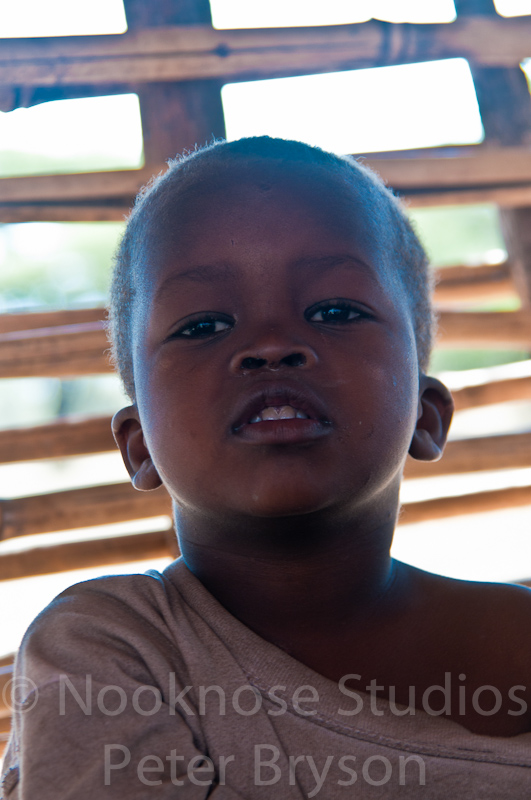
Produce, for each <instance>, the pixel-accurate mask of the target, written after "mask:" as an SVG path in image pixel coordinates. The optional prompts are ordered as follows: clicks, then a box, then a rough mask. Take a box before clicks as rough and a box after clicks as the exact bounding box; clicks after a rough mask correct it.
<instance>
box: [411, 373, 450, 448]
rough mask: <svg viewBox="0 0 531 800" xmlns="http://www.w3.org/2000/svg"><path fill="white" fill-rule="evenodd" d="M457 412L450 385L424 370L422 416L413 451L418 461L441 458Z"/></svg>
mask: <svg viewBox="0 0 531 800" xmlns="http://www.w3.org/2000/svg"><path fill="white" fill-rule="evenodd" d="M453 413H454V401H453V398H452V395H451V394H450V392H449V391H448V389H447V388H446V386H445V385H444V384H443V383H441V382H440V381H438V380H437V378H430V377H428V376H427V375H424V374H421V376H420V388H419V406H418V418H417V425H416V428H415V433H414V434H413V439H412V440H411V445H410V447H409V455H410V456H412V457H413V458H416V459H417V460H418V461H437V460H438V459H439V458H441V456H442V454H443V450H444V445H445V444H446V438H447V436H448V429H449V428H450V422H451V421H452V415H453Z"/></svg>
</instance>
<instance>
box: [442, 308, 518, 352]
mask: <svg viewBox="0 0 531 800" xmlns="http://www.w3.org/2000/svg"><path fill="white" fill-rule="evenodd" d="M437 345H438V346H440V347H469V348H474V347H478V348H487V349H498V348H501V349H508V350H510V349H523V350H525V349H528V348H531V310H527V309H526V310H525V311H524V310H522V311H507V312H505V311H502V312H500V311H492V312H490V311H477V312H466V311H443V312H442V313H441V314H440V316H439V335H438V338H437Z"/></svg>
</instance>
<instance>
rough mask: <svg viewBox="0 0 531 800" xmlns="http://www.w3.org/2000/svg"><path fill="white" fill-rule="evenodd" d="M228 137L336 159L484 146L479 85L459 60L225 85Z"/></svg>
mask: <svg viewBox="0 0 531 800" xmlns="http://www.w3.org/2000/svg"><path fill="white" fill-rule="evenodd" d="M222 100H223V109H224V113H225V123H226V127H227V138H228V139H229V140H230V141H232V140H234V139H239V138H240V137H242V136H260V135H269V136H278V137H281V138H284V139H297V140H300V141H303V142H308V143H309V144H312V145H317V146H319V147H322V148H324V149H325V150H332V151H333V152H335V153H341V154H345V153H368V152H379V151H385V150H402V149H410V148H411V149H412V148H417V147H436V146H439V145H448V144H467V143H478V142H480V141H482V139H483V136H484V132H483V126H482V124H481V117H480V113H479V108H478V103H477V98H476V93H475V90H474V83H473V80H472V75H471V73H470V67H469V66H468V62H467V61H466V60H465V59H462V58H455V59H448V60H445V61H430V62H425V63H422V64H406V65H402V66H398V67H380V68H374V69H363V70H353V71H349V72H335V73H327V74H322V75H307V76H303V77H297V78H278V79H274V80H266V81H252V82H247V83H233V84H227V85H226V86H224V87H223V89H222Z"/></svg>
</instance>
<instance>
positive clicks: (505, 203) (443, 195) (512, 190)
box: [398, 183, 531, 208]
mask: <svg viewBox="0 0 531 800" xmlns="http://www.w3.org/2000/svg"><path fill="white" fill-rule="evenodd" d="M398 194H399V195H400V197H401V198H402V200H403V201H404V202H405V203H406V205H407V206H409V207H410V208H432V207H434V206H462V205H465V206H466V205H474V204H477V203H496V204H497V205H499V206H501V207H503V208H519V207H520V206H529V205H531V183H526V184H523V185H518V186H516V185H514V186H509V185H504V184H501V185H498V186H482V187H480V188H477V189H467V188H466V187H465V188H463V189H460V188H459V187H457V188H454V189H450V190H440V189H439V190H437V189H432V190H425V191H418V192H412V191H409V192H408V191H407V190H404V191H399V192H398Z"/></svg>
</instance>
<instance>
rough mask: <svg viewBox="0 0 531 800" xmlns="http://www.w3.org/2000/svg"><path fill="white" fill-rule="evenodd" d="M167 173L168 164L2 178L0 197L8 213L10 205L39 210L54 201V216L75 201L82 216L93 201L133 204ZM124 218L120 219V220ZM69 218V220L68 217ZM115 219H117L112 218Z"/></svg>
mask: <svg viewBox="0 0 531 800" xmlns="http://www.w3.org/2000/svg"><path fill="white" fill-rule="evenodd" d="M165 170H166V165H165V164H161V165H153V166H152V167H149V168H143V169H125V170H114V171H112V172H86V173H82V174H77V173H76V174H72V175H33V176H29V177H22V178H1V179H0V197H1V198H2V204H3V205H2V206H0V213H1V211H2V208H3V209H7V212H9V204H12V203H13V204H16V205H15V206H14V208H15V209H20V208H21V206H22V204H29V205H30V206H31V207H36V206H37V204H39V206H38V207H39V208H41V207H42V204H43V203H47V202H50V201H51V202H52V203H54V206H53V208H52V213H53V214H56V211H57V204H58V203H59V205H61V204H63V205H64V204H68V205H70V201H73V202H74V204H75V203H76V201H77V203H78V204H79V205H82V207H83V213H85V210H86V208H87V206H86V205H85V203H81V201H83V200H86V199H90V200H91V201H94V202H95V203H96V204H97V205H101V203H102V201H103V200H104V199H105V200H107V199H109V198H112V200H114V199H115V198H122V203H121V206H120V214H121V209H123V208H124V207H125V205H128V203H126V204H124V202H123V198H124V197H126V198H128V199H129V200H130V201H132V200H133V199H134V197H135V195H136V193H137V192H138V190H139V189H140V188H141V187H142V186H143V185H144V184H145V183H147V182H148V181H149V180H150V179H151V177H152V176H153V175H155V174H157V173H158V172H163V171H165ZM120 218H121V217H120ZM67 219H68V217H67ZM113 219H114V217H113Z"/></svg>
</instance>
